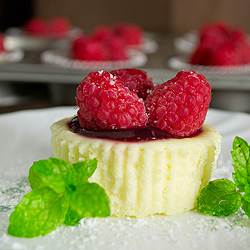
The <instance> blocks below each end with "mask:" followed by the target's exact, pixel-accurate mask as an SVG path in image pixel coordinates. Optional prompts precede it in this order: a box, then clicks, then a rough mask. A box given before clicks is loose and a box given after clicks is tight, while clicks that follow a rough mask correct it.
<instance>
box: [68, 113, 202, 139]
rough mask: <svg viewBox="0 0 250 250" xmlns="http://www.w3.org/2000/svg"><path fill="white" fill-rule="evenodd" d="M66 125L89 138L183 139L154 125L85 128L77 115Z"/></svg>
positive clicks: (197, 133) (199, 131) (198, 132)
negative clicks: (98, 128) (126, 127)
mask: <svg viewBox="0 0 250 250" xmlns="http://www.w3.org/2000/svg"><path fill="white" fill-rule="evenodd" d="M68 126H69V129H70V130H71V131H72V132H74V133H76V134H79V135H83V136H86V137H90V138H100V139H110V140H116V141H127V142H145V141H152V140H163V139H164V140H165V139H169V138H175V139H183V137H180V136H174V135H171V134H170V133H168V132H166V131H163V130H161V129H158V128H155V127H142V128H131V129H103V130H86V129H83V128H82V127H81V126H80V124H79V119H78V117H74V118H73V119H72V120H71V121H70V122H68ZM201 132H202V129H200V130H198V131H197V132H196V133H194V134H193V135H191V136H189V137H194V136H197V135H199V134H200V133H201ZM185 138H187V137H185Z"/></svg>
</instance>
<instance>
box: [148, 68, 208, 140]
mask: <svg viewBox="0 0 250 250" xmlns="http://www.w3.org/2000/svg"><path fill="white" fill-rule="evenodd" d="M210 100H211V86H210V84H209V83H208V82H207V81H206V78H205V77H204V76H203V75H201V74H198V73H197V72H195V71H191V70H190V71H180V72H179V73H178V74H177V75H176V76H175V77H174V78H173V79H170V80H169V81H167V82H165V83H163V84H161V85H159V86H157V87H156V88H155V89H154V90H153V92H152V93H151V94H150V95H149V96H148V97H147V99H146V102H145V105H146V110H147V112H148V116H149V122H148V124H149V126H155V127H158V128H160V129H162V130H165V131H167V132H169V133H171V134H173V135H176V136H181V137H185V136H190V135H192V134H193V133H195V132H196V131H197V130H198V129H199V128H200V127H201V126H202V124H203V122H204V120H205V117H206V114H207V110H208V107H209V103H210Z"/></svg>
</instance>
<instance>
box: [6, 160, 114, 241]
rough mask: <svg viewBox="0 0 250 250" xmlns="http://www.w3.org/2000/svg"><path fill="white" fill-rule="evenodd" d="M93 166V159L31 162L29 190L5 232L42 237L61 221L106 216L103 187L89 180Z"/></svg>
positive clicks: (94, 168)
mask: <svg viewBox="0 0 250 250" xmlns="http://www.w3.org/2000/svg"><path fill="white" fill-rule="evenodd" d="M96 168H97V160H96V159H93V160H88V161H83V162H79V163H76V164H69V163H68V162H66V161H63V160H59V159H56V158H50V159H48V160H40V161H37V162H34V164H33V165H32V167H31V168H30V171H29V177H28V179H29V182H30V186H31V188H32V191H31V192H30V193H28V194H26V195H24V197H23V199H22V201H21V202H20V203H19V204H18V205H17V206H16V207H15V210H14V211H13V212H12V214H11V215H10V224H9V227H8V233H9V234H10V235H13V236H17V237H28V238H31V237H36V236H39V235H42V236H43V235H46V234H48V233H50V232H51V231H53V230H54V229H55V228H57V227H59V226H61V225H62V224H65V225H70V226H73V225H75V224H77V223H78V222H79V220H80V219H82V218H84V217H97V216H98V217H107V216H109V215H110V207H109V198H108V196H107V195H106V193H105V191H104V189H103V188H101V187H100V186H99V185H98V184H96V183H89V182H88V178H89V177H91V176H92V174H93V173H94V171H95V170H96Z"/></svg>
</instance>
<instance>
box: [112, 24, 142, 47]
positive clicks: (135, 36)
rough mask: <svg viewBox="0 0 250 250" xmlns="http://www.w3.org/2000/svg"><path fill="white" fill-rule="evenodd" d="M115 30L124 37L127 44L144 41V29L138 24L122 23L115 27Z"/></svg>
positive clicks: (137, 43)
mask: <svg viewBox="0 0 250 250" xmlns="http://www.w3.org/2000/svg"><path fill="white" fill-rule="evenodd" d="M114 30H115V31H114V32H115V33H116V34H117V35H118V36H120V37H122V38H123V39H124V40H125V42H126V44H127V45H140V44H142V42H143V30H142V29H141V27H140V26H138V25H136V24H125V23H120V24H117V25H116V26H115V27H114Z"/></svg>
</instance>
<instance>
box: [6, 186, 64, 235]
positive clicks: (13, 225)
mask: <svg viewBox="0 0 250 250" xmlns="http://www.w3.org/2000/svg"><path fill="white" fill-rule="evenodd" d="M67 211H68V204H67V202H66V200H65V199H64V197H62V196H61V195H59V194H57V193H55V192H54V191H53V190H52V189H51V188H49V187H43V188H41V189H38V190H34V191H31V192H30V193H28V194H26V195H24V197H23V199H22V201H21V202H20V203H19V204H18V205H17V206H16V207H15V210H14V211H13V212H12V214H11V215H10V224H9V227H8V233H9V234H10V235H13V236H17V237H28V238H32V237H36V236H39V235H45V234H47V233H49V232H51V231H53V230H54V229H56V227H58V226H61V225H62V224H63V222H64V220H65V216H66V213H67Z"/></svg>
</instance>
